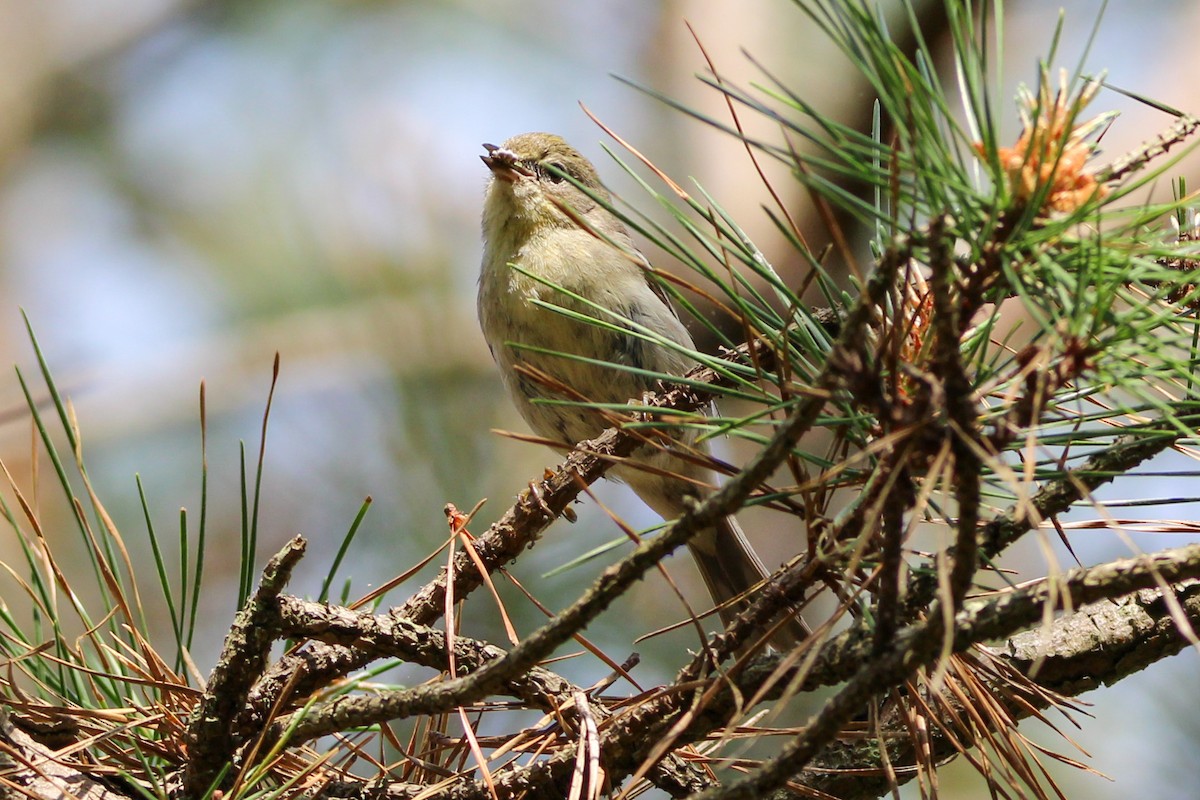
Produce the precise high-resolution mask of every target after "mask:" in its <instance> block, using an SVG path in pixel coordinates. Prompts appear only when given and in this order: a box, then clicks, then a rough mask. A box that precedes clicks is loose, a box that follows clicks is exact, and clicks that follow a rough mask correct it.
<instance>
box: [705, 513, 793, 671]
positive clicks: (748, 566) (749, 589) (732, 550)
mask: <svg viewBox="0 0 1200 800" xmlns="http://www.w3.org/2000/svg"><path fill="white" fill-rule="evenodd" d="M689 549H690V550H691V552H692V557H693V558H694V559H695V560H696V566H697V567H699V568H700V576H701V577H702V578H704V583H705V585H706V586H707V587H708V593H709V594H710V595H712V599H713V602H714V603H716V604H717V605H718V606H719V607H720V610H719V613H720V615H721V621H722V622H724V623H725V624H726V625H728V624H729V623H730V622H731V621H732V620H733V619H734V618H735V617H736V616H737V615H738V614H739V613H741V612H742V610H743V609H745V608H746V606H747V605H749V603H750V602H751V601H752V600H753V597H754V592H755V591H757V590H758V589H761V584H762V583H763V581H764V580H765V579H766V578H767V577H768V576H769V575H770V573H769V572H767V569H766V567H764V566H763V563H762V559H760V558H759V557H758V554H757V553H755V552H754V549H753V548H752V547H751V546H750V543H749V542H748V541H746V536H745V534H743V533H742V529H741V527H740V526H739V525H738V524H737V520H735V519H734V518H733V517H725V518H724V519H722V520H721V521H720V522H719V523H717V525H716V526H715V527H713V528H711V529H709V530H706V531H701V532H700V533H699V534H698V535H697V536H695V537H693V538H692V540H691V542H690V543H689ZM730 601H735V602H730ZM810 633H811V631H810V630H809V628H808V625H806V624H805V622H804V620H803V619H801V618H800V617H799V616H798V615H796V614H789V615H788V618H787V620H786V621H785V623H784V624H783V625H781V626H780V627H779V629H778V631H777V632H776V633H775V634H774V635H773V636H772V642H773V643H774V644H775V645H776V646H777V647H781V648H782V647H791V646H792V645H794V644H797V643H798V642H801V641H803V640H804V639H806V638H808V636H809V634H810Z"/></svg>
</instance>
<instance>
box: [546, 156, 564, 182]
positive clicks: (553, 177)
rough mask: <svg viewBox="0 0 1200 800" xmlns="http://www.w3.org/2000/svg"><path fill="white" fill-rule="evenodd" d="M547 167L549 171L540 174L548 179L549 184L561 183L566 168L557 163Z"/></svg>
mask: <svg viewBox="0 0 1200 800" xmlns="http://www.w3.org/2000/svg"><path fill="white" fill-rule="evenodd" d="M548 166H549V167H550V169H543V170H542V174H543V175H545V176H546V177H547V178H549V179H550V182H551V183H562V181H563V173H564V172H566V168H565V167H563V165H562V164H560V163H558V162H557V161H555V162H552V163H551V164H549V165H548Z"/></svg>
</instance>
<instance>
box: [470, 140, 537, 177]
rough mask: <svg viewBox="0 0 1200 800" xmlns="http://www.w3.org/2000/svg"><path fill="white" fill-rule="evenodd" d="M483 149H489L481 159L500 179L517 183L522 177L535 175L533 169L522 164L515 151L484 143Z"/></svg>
mask: <svg viewBox="0 0 1200 800" xmlns="http://www.w3.org/2000/svg"><path fill="white" fill-rule="evenodd" d="M483 149H484V150H487V155H486V156H480V157H479V159H480V160H481V161H483V163H484V164H486V165H487V168H488V169H490V170H491V171H492V174H493V175H495V176H496V177H497V178H499V179H500V180H502V181H507V182H508V183H516V182H517V181H518V180H519V179H520V178H522V177H525V178H528V177H532V176H533V170H531V169H530V168H529V167H527V166H525V165H524V164H522V163H521V162H520V160H519V159H518V158H517V154H516V153H514V152H513V151H511V150H505V149H504V148H503V147H497V146H496V145H494V144H484V145H483Z"/></svg>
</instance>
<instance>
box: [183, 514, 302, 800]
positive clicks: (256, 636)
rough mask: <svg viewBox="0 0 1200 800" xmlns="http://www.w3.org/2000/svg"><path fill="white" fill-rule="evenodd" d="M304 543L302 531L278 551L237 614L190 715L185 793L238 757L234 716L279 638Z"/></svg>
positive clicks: (194, 792)
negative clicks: (281, 603)
mask: <svg viewBox="0 0 1200 800" xmlns="http://www.w3.org/2000/svg"><path fill="white" fill-rule="evenodd" d="M304 548H305V541H304V539H303V538H302V537H300V536H297V537H295V538H294V539H292V540H291V541H290V542H288V543H287V545H285V546H284V548H283V549H282V550H280V551H279V552H278V553H276V554H275V556H273V557H272V558H271V560H270V561H269V562H267V566H266V568H265V569H263V574H262V581H261V582H260V583H259V586H258V589H257V590H256V591H255V592H254V594H253V595H252V596H251V597H250V598H249V600H248V601H247V602H246V605H245V607H244V608H242V610H241V611H239V612H238V613H237V616H236V617H235V618H234V621H233V626H232V627H231V628H230V630H229V634H228V635H227V636H226V637H225V645H224V647H223V648H222V650H221V656H220V658H219V659H218V660H217V665H216V667H214V668H213V671H212V676H211V677H210V678H209V680H208V686H207V688H206V689H205V691H204V695H203V696H202V697H201V698H200V702H199V704H197V706H196V709H195V711H193V712H192V716H191V719H190V720H188V729H187V745H188V761H187V765H186V766H185V768H184V773H183V785H182V791H183V797H186V798H199V797H204V796H205V795H206V794H207V793H208V791H209V790H210V789H211V788H212V787H213V784H214V782H215V781H216V780H217V779H218V778H219V777H220V776H221V774H222V773H223V772H224V770H225V769H226V768H227V767H228V766H229V764H230V763H231V761H232V758H233V754H234V751H235V749H236V745H235V743H234V740H233V738H232V737H231V736H230V735H229V732H230V729H231V726H232V725H233V720H234V717H235V716H236V715H237V714H238V713H239V712H240V711H241V710H242V707H243V705H244V704H245V702H246V698H247V696H248V695H249V693H250V687H251V686H252V685H253V684H254V681H256V680H258V678H259V676H260V675H262V673H263V670H264V669H265V668H266V666H267V657H268V656H269V655H270V650H271V645H272V644H273V643H274V642H275V641H276V640H277V639H278V638H279V609H278V606H277V605H276V602H275V600H276V597H277V596H278V595H279V593H280V592H282V591H283V588H284V586H285V585H286V584H287V582H288V579H289V578H290V577H291V574H292V569H293V568H294V567H295V566H296V564H297V563H298V562H299V561H300V558H301V557H302V556H303V555H304Z"/></svg>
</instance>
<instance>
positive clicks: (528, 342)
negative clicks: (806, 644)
mask: <svg viewBox="0 0 1200 800" xmlns="http://www.w3.org/2000/svg"><path fill="white" fill-rule="evenodd" d="M483 148H484V150H485V151H486V154H485V155H482V156H480V158H481V159H482V160H483V163H484V164H485V165H486V166H487V168H488V170H489V171H490V173H491V174H490V176H489V179H488V184H487V188H486V190H485V194H484V201H483V214H482V233H483V244H484V247H483V261H482V265H481V269H480V276H479V293H478V312H479V322H480V327H481V328H482V331H483V335H484V339H485V340H486V341H487V344H488V347H489V349H490V350H491V353H492V357H493V358H494V360H495V361H496V364H497V365H498V366H499V369H500V375H501V379H502V381H503V384H504V386H505V388H506V389H507V390H508V394H509V395H510V396H511V398H512V400H513V403H514V404H515V405H516V407H517V410H518V411H519V412H520V414H521V416H522V417H523V418H524V420H525V422H526V423H528V425H529V427H530V428H531V429H532V430H533V431H534V433H536V434H537V435H538V436H539V437H541V438H543V439H547V440H550V441H553V442H556V443H558V444H561V445H564V446H571V445H574V444H576V443H578V442H581V441H584V440H587V439H592V438H595V437H596V436H598V435H599V434H600V433H601V432H602V431H603V430H604V429H605V428H607V427H609V424H607V423H606V421H605V417H604V415H603V414H601V413H600V412H598V411H597V410H596V409H595V408H587V407H583V406H580V405H578V404H570V403H563V402H562V401H563V400H564V399H575V398H583V399H586V400H587V401H589V402H592V403H625V402H627V401H629V400H631V399H634V400H636V399H638V398H642V397H644V396H645V395H646V394H647V393H648V392H652V391H655V390H656V389H660V388H661V383H660V380H659V378H658V377H656V376H658V375H669V376H681V375H683V374H684V373H685V372H687V370H688V369H690V368H691V367H692V366H693V365H694V362H693V360H692V359H691V358H690V357H689V356H688V355H687V353H688V351H693V349H694V346H693V342H692V337H691V335H690V334H689V333H688V330H687V328H686V327H685V326H684V324H683V323H682V322H681V321H680V319H679V317H678V315H677V314H676V313H675V310H674V309H673V307H672V305H671V303H670V300H669V298H668V296H667V294H666V292H665V291H664V290H663V288H662V287H661V286H660V285H659V284H658V283H657V282H655V281H654V280H653V279H652V278H651V277H650V275H649V273H648V271H647V267H648V266H649V264H648V262H647V260H646V259H645V257H644V256H643V255H642V254H641V253H640V252H639V251H638V250H637V248H636V247H635V245H634V242H633V239H632V237H631V236H630V234H629V231H628V229H627V228H626V227H625V225H624V224H623V223H622V222H621V221H620V220H619V219H618V218H617V217H616V216H615V215H613V214H612V212H611V211H610V210H609V208H611V204H612V201H611V196H610V194H609V193H608V191H607V190H606V189H605V188H604V186H603V184H602V183H601V181H600V177H599V175H598V173H597V171H596V168H595V167H594V166H593V165H592V164H591V162H589V161H588V160H587V158H585V157H584V156H583V155H582V154H581V153H580V152H579V151H578V150H576V149H575V148H574V147H572V146H571V145H569V144H568V143H567V142H566V141H564V140H563V139H562V138H561V137H560V136H557V135H554V134H550V133H524V134H520V135H517V136H513V137H512V138H510V139H508V140H507V141H505V142H504V143H503V144H502V145H499V146H497V145H493V144H484V145H483ZM547 305H551V306H556V307H558V308H561V309H563V310H564V311H565V312H566V313H560V312H558V311H556V310H555V309H552V308H547V307H546V306H547ZM581 317H586V318H591V319H592V320H595V322H589V321H587V320H586V319H581ZM625 321H628V322H625ZM628 323H633V324H634V325H636V326H640V327H641V328H642V329H645V330H649V331H652V332H653V333H654V334H655V335H656V337H658V338H659V340H660V341H653V340H651V339H648V338H647V337H645V336H639V335H635V334H634V333H633V332H632V330H631V329H630V327H629V325H628ZM671 345H676V346H677V347H673V346H671ZM611 365H622V366H624V367H628V368H630V369H619V368H614V366H611ZM563 387H566V388H568V389H569V391H570V393H571V394H572V395H574V396H575V398H571V397H567V398H564V395H563V393H562V391H561V389H562V388H563ZM535 400H537V401H550V402H534V401H535ZM553 401H559V402H557V403H555V402H553ZM671 436H672V437H674V442H672V444H673V445H674V446H673V447H654V446H650V445H647V446H643V447H642V448H640V450H639V451H637V452H636V453H635V454H634V455H633V456H631V457H630V459H629V460H628V462H626V463H624V464H621V465H617V466H614V467H613V468H612V469H611V470H610V471H609V472H608V473H607V475H608V477H611V478H615V479H617V480H620V481H623V482H625V483H626V484H628V485H629V486H630V487H631V488H632V489H633V491H634V492H635V493H636V494H637V496H638V497H640V498H641V499H642V501H643V502H645V503H646V505H648V506H649V507H650V508H651V509H652V510H654V511H655V512H656V513H657V514H659V515H660V516H661V517H662V518H663V519H664V520H672V519H675V518H677V517H678V516H680V515H681V514H682V513H683V512H684V511H685V509H686V508H687V507H688V504H689V503H691V502H694V501H697V500H701V499H703V497H704V496H706V495H707V494H709V493H711V492H712V491H713V487H714V486H715V484H716V482H717V477H716V475H715V474H714V473H713V472H712V470H711V469H710V468H709V467H707V466H704V465H703V462H704V459H703V458H699V459H697V458H682V457H680V456H679V455H678V453H679V452H682V451H685V450H689V449H690V450H692V451H693V452H696V453H699V454H701V455H703V454H705V453H706V452H707V445H706V444H705V443H703V442H698V441H697V436H696V434H695V433H693V432H688V431H685V430H679V431H673V432H672V433H671ZM672 450H675V451H676V452H675V453H673V452H671V451H672ZM688 549H689V550H690V552H691V554H692V557H693V558H694V560H695V562H696V566H697V567H698V569H699V572H700V576H701V578H702V579H703V581H704V584H705V586H706V587H707V589H708V591H709V594H710V595H711V597H712V599H713V602H714V604H715V605H716V606H717V607H718V610H719V613H720V616H721V619H722V621H723V623H724V624H726V625H728V624H729V623H730V622H731V621H732V620H733V619H734V618H735V617H736V616H737V614H738V613H739V612H740V611H741V610H743V609H744V607H745V605H746V604H747V602H748V599H749V598H750V597H751V595H752V593H753V591H754V590H755V589H756V588H758V587H761V585H762V583H763V581H764V579H765V578H767V577H768V575H769V573H768V571H767V569H766V567H765V566H764V565H763V562H762V560H761V559H760V558H759V556H758V554H757V553H756V552H755V551H754V549H753V548H752V547H751V545H750V543H749V542H748V541H747V540H746V537H745V534H743V532H742V529H741V528H740V527H739V525H738V523H737V520H735V519H734V518H733V517H732V516H729V517H725V518H723V519H721V520H720V522H718V523H717V524H716V525H714V526H713V527H711V528H706V529H704V530H702V531H700V532H698V533H697V534H696V535H695V536H693V537H692V539H691V540H690V541H689V542H688ZM807 635H808V628H807V626H806V625H805V623H804V622H803V620H802V619H801V618H800V617H799V616H796V615H794V614H789V615H788V618H787V619H786V620H784V621H783V623H782V624H781V625H780V627H779V628H778V630H777V632H776V633H775V634H773V636H772V643H773V644H777V645H778V644H780V643H781V642H782V643H783V644H785V645H790V644H794V643H796V642H799V641H802V640H803V639H804V638H806V637H807Z"/></svg>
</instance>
